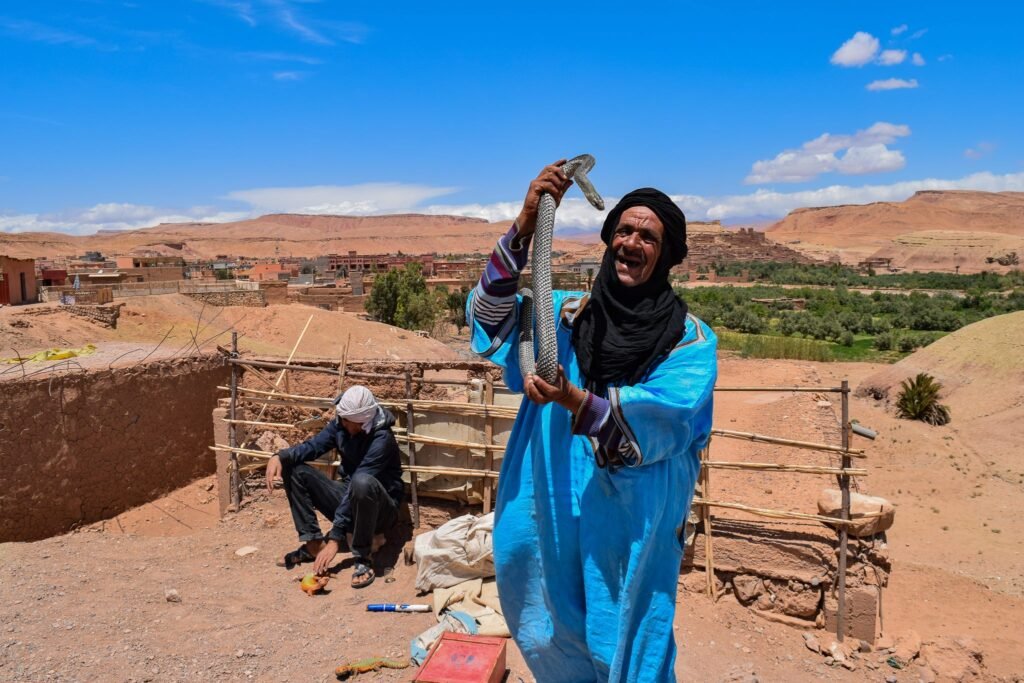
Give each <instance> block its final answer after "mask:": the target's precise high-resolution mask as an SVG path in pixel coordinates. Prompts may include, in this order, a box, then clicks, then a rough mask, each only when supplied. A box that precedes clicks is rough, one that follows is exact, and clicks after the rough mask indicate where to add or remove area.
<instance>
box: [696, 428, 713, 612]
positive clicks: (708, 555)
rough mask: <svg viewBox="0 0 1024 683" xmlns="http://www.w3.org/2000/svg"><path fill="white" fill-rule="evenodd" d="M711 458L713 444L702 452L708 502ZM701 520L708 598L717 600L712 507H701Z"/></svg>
mask: <svg viewBox="0 0 1024 683" xmlns="http://www.w3.org/2000/svg"><path fill="white" fill-rule="evenodd" d="M709 457H711V442H710V441H709V442H708V445H707V446H705V447H704V449H703V450H701V452H700V459H701V461H702V464H701V468H700V476H701V491H700V493H701V497H702V498H704V500H708V499H709V498H710V497H711V472H710V470H709V469H708V467H707V464H706V463H707V462H708V458H709ZM700 514H701V519H702V520H703V522H704V574H705V577H706V578H707V589H708V597H709V598H711V599H712V600H714V599H715V549H714V546H713V545H712V542H711V506H710V505H703V506H702V507H701V513H700Z"/></svg>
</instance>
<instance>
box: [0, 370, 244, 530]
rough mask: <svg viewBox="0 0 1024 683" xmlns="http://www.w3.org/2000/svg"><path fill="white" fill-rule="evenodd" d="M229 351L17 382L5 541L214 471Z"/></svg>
mask: <svg viewBox="0 0 1024 683" xmlns="http://www.w3.org/2000/svg"><path fill="white" fill-rule="evenodd" d="M229 374H230V373H229V371H228V367H227V364H226V363H225V362H224V360H223V358H222V357H220V356H204V357H200V358H190V359H178V360H173V361H158V362H153V363H146V364H143V365H139V366H136V367H132V368H119V369H114V370H104V371H100V372H86V373H69V374H64V375H55V376H52V377H51V376H49V375H45V376H44V377H42V378H40V379H31V378H30V379H26V380H20V381H8V382H4V384H3V392H4V400H3V401H0V472H3V486H2V487H0V543H4V542H8V541H33V540H37V539H40V538H46V537H48V536H53V535H55V534H60V533H64V532H66V531H69V530H71V529H73V528H75V527H76V526H80V525H83V524H89V523H91V522H96V521H99V520H101V519H107V518H110V517H113V516H115V515H117V514H119V513H121V512H123V511H125V510H127V509H129V508H132V507H135V506H137V505H142V504H143V503H147V502H149V501H151V500H154V499H156V498H158V497H160V496H161V495H164V494H166V493H168V492H170V491H173V490H174V489H176V488H178V487H180V486H184V485H185V484H187V483H189V482H191V481H193V480H195V479H197V478H199V477H203V476H207V475H209V474H212V473H213V471H214V456H213V452H212V451H210V450H209V446H210V445H211V444H212V443H213V439H214V434H213V425H212V424H211V422H210V413H211V411H212V410H213V408H214V406H215V405H216V402H217V396H218V394H219V393H220V392H218V390H217V385H218V384H225V383H226V382H227V381H228V376H229Z"/></svg>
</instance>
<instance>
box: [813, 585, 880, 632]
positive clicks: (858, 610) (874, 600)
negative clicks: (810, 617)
mask: <svg viewBox="0 0 1024 683" xmlns="http://www.w3.org/2000/svg"><path fill="white" fill-rule="evenodd" d="M879 599H880V595H879V589H878V587H876V586H847V587H846V623H845V628H844V631H845V633H846V636H847V637H852V638H859V639H860V640H863V641H866V642H868V643H874V642H875V634H876V633H877V625H878V603H879ZM838 609H839V601H838V599H837V598H836V597H835V596H834V595H833V594H832V592H831V591H829V592H828V593H826V594H825V608H824V615H825V630H826V631H830V632H832V633H835V632H836V625H837V624H836V619H837V612H838Z"/></svg>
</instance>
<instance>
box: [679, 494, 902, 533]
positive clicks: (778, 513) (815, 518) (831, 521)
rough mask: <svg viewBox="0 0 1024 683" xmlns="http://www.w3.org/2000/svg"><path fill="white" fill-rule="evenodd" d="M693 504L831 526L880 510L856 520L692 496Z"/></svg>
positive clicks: (850, 522) (848, 522)
mask: <svg viewBox="0 0 1024 683" xmlns="http://www.w3.org/2000/svg"><path fill="white" fill-rule="evenodd" d="M693 504H694V505H710V506H711V507H715V508H727V509H729V510H741V511H743V512H749V513H750V514H752V515H758V516H759V517H770V518H772V519H798V520H802V521H806V522H821V523H822V524H828V525H831V526H842V527H846V526H849V525H851V524H857V523H859V522H861V521H862V520H865V519H871V518H873V517H881V516H882V513H881V512H869V513H865V514H863V515H859V516H858V517H857V519H856V520H852V521H851V520H846V521H844V520H842V519H840V518H839V517H825V516H824V515H809V514H807V513H804V512H789V511H788V510H767V509H765V508H756V507H751V506H750V505H743V504H741V503H726V502H723V501H718V500H706V499H704V498H694V499H693Z"/></svg>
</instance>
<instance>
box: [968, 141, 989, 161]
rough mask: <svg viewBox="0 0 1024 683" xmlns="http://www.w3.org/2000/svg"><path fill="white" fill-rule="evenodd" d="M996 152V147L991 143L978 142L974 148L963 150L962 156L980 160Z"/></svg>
mask: <svg viewBox="0 0 1024 683" xmlns="http://www.w3.org/2000/svg"><path fill="white" fill-rule="evenodd" d="M994 151H996V146H995V145H994V144H993V143H991V142H979V143H978V144H977V145H975V146H974V147H970V148H968V149H965V150H964V156H965V157H967V158H968V159H981V158H982V157H987V156H988V155H989V154H991V153H992V152H994Z"/></svg>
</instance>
